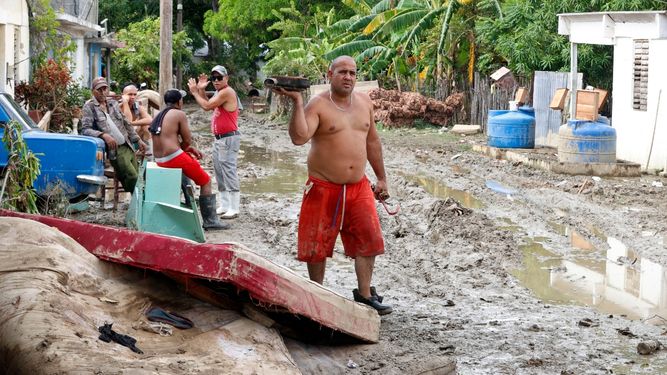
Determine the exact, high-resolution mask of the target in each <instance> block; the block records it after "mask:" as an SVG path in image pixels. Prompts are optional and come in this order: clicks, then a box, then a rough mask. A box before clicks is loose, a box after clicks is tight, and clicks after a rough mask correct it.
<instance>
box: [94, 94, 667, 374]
mask: <svg viewBox="0 0 667 375" xmlns="http://www.w3.org/2000/svg"><path fill="white" fill-rule="evenodd" d="M187 112H188V113H189V116H190V119H191V123H192V124H191V126H192V127H193V130H194V131H195V142H196V143H197V144H198V145H199V146H201V147H200V148H201V149H204V150H205V149H207V148H208V147H210V142H211V139H212V138H211V136H210V135H209V132H208V121H209V120H208V118H209V117H208V116H207V115H206V114H205V113H202V112H201V111H199V110H196V109H194V108H192V107H188V108H187ZM240 127H241V131H242V133H243V137H242V154H241V159H240V165H239V173H240V175H241V180H242V205H241V216H240V217H239V219H237V220H235V221H233V229H232V230H229V231H222V232H216V233H209V234H207V236H208V241H209V242H223V241H238V242H242V243H244V244H245V245H247V246H249V247H250V248H252V249H254V250H255V251H256V252H258V253H259V254H261V255H264V256H266V257H268V258H270V259H272V260H274V261H276V262H278V263H280V264H283V265H285V266H287V267H290V268H292V269H293V270H295V271H296V272H298V273H300V274H302V275H304V276H306V275H307V273H306V270H305V265H304V264H301V263H299V262H297V261H296V260H295V259H294V255H295V253H296V228H297V214H298V210H299V205H300V199H301V195H300V194H301V186H302V184H303V183H304V181H305V178H306V171H305V168H304V166H305V158H306V155H307V151H308V146H303V147H297V146H293V145H292V144H291V142H290V141H289V137H288V135H287V130H286V125H285V123H284V121H279V120H270V119H268V117H267V116H265V115H255V114H251V113H245V114H244V115H243V116H242V118H241V121H240ZM381 137H382V140H383V144H384V155H385V165H386V169H387V173H388V176H389V188H390V193H391V194H392V199H391V200H390V203H392V204H396V203H400V207H401V211H400V214H399V215H396V216H389V215H387V213H386V212H384V210H383V209H382V208H381V206H378V210H380V211H379V212H380V218H381V221H382V226H383V230H384V235H385V241H386V255H384V256H382V257H379V258H378V260H377V263H376V271H375V274H374V281H373V284H374V285H375V286H376V287H377V289H378V291H379V292H380V294H382V295H384V296H385V300H386V302H388V303H390V304H392V305H393V307H394V313H393V314H391V315H388V316H385V317H383V319H382V328H381V342H380V343H379V344H378V345H358V346H347V347H315V346H307V345H303V344H300V343H298V342H295V341H292V340H287V344H288V347H289V348H290V350H291V352H292V354H293V356H294V358H295V360H297V362H298V363H299V364H300V366H301V367H302V370H303V372H304V373H320V374H336V373H341V374H344V373H350V374H354V373H359V374H418V373H421V372H424V371H428V370H434V371H436V372H433V373H437V369H438V368H442V367H443V366H444V365H445V364H446V363H448V362H450V361H452V360H455V361H456V364H457V371H458V373H460V374H609V373H614V374H618V373H637V374H657V373H666V372H667V351H659V352H658V353H656V354H653V355H650V356H639V355H637V354H636V346H637V344H638V343H639V342H640V341H641V340H643V339H649V338H656V339H659V340H661V339H663V338H664V336H662V335H661V334H662V333H663V332H664V331H665V322H666V321H665V319H663V317H664V318H667V288H666V287H665V284H666V283H667V277H666V276H667V274H666V273H665V271H664V269H663V268H662V267H663V266H664V265H667V251H666V250H667V249H666V246H667V244H666V243H665V242H666V240H665V236H666V235H667V219H666V218H665V212H667V187H663V186H661V185H662V184H665V185H667V180H665V179H662V178H659V177H655V176H643V177H641V178H635V179H600V180H598V179H595V180H593V179H592V178H591V177H584V176H565V175H557V174H552V173H545V172H541V171H538V170H535V169H531V168H528V167H525V166H523V165H520V164H519V165H514V164H512V163H508V162H505V161H502V160H493V159H490V158H487V157H485V156H482V155H480V154H477V153H475V152H474V151H472V144H474V143H484V141H485V140H484V138H483V136H474V137H463V138H460V137H458V136H454V135H451V134H449V133H447V132H442V131H440V130H439V129H435V128H433V129H403V130H386V131H384V130H383V131H381ZM209 154H210V153H209ZM205 165H207V167H209V168H210V161H208V163H205ZM368 175H369V177H371V179H372V176H373V173H372V171H371V170H370V168H369V169H368ZM585 181H588V182H587V183H586V185H585V186H584V187H583V188H582V184H584V182H585ZM487 186H490V187H491V188H490V187H487ZM498 191H501V192H502V193H499V192H498ZM508 193H509V194H508ZM448 197H451V198H452V199H453V200H452V199H449V200H448V199H447V198H448ZM105 212H106V213H105ZM105 212H101V213H98V214H95V215H94V216H95V220H97V221H98V222H105V221H106V222H108V223H112V224H113V223H116V224H118V223H119V222H120V220H121V219H120V215H118V214H117V215H116V216H111V214H110V213H108V212H109V211H105ZM324 283H325V285H326V286H328V287H330V288H331V289H333V290H334V291H336V292H338V293H341V294H343V295H347V296H349V297H350V298H352V293H351V291H352V289H353V288H355V287H356V279H355V276H354V268H353V263H352V262H351V261H350V260H349V259H346V258H345V257H344V256H343V255H342V245H341V244H340V243H338V244H337V246H336V254H335V256H334V258H333V259H332V260H331V261H330V262H329V264H328V268H327V274H326V277H325V282H324ZM619 330H620V331H619ZM622 333H624V334H622ZM665 344H667V339H665ZM348 365H349V366H348ZM355 365H356V368H355Z"/></svg>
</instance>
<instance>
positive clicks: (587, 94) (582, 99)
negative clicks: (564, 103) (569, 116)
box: [574, 90, 600, 121]
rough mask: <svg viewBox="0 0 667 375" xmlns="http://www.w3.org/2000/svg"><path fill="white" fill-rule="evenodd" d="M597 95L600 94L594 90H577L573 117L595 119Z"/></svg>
mask: <svg viewBox="0 0 667 375" xmlns="http://www.w3.org/2000/svg"><path fill="white" fill-rule="evenodd" d="M599 96H600V94H599V93H598V92H596V91H589V90H577V108H576V112H575V114H574V118H576V119H577V120H588V121H597V119H598V102H599Z"/></svg>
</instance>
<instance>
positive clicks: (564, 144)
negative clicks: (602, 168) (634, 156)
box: [558, 117, 616, 163]
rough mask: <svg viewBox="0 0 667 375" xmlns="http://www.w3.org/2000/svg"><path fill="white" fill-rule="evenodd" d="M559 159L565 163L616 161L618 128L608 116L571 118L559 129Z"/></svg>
mask: <svg viewBox="0 0 667 375" xmlns="http://www.w3.org/2000/svg"><path fill="white" fill-rule="evenodd" d="M558 160H560V161H561V162H563V163H616V129H614V128H612V127H611V126H609V120H608V119H607V118H606V117H600V118H599V119H598V120H597V121H585V120H569V121H568V122H567V124H564V125H562V126H561V127H560V129H558Z"/></svg>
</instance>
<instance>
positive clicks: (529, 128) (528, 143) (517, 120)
mask: <svg viewBox="0 0 667 375" xmlns="http://www.w3.org/2000/svg"><path fill="white" fill-rule="evenodd" d="M487 137H488V138H487V139H488V144H489V146H492V147H498V148H534V147H535V111H534V110H533V109H532V108H530V107H521V108H519V110H518V111H503V110H490V111H489V122H488V130H487Z"/></svg>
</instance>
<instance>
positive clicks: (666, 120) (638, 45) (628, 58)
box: [558, 11, 667, 170]
mask: <svg viewBox="0 0 667 375" xmlns="http://www.w3.org/2000/svg"><path fill="white" fill-rule="evenodd" d="M558 33H559V34H561V35H567V36H569V38H570V43H571V45H572V48H571V50H572V52H573V53H572V57H573V58H572V69H571V70H572V72H574V73H576V70H577V69H576V66H577V58H576V55H577V53H576V51H577V44H582V43H583V44H600V45H612V46H614V65H613V89H612V100H613V106H612V118H611V125H612V126H613V127H614V128H615V129H616V132H617V133H616V134H617V141H616V155H617V157H618V159H622V160H627V161H632V162H635V163H639V164H641V165H642V168H644V169H649V170H658V169H665V170H667V147H665V145H666V144H667V69H665V66H667V11H643V12H596V13H569V14H559V15H558ZM610 74H612V72H610ZM585 78H586V77H584V80H585ZM571 107H574V106H571Z"/></svg>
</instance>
